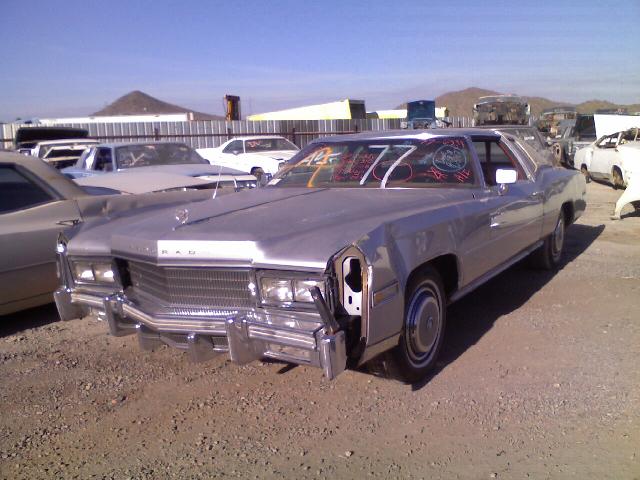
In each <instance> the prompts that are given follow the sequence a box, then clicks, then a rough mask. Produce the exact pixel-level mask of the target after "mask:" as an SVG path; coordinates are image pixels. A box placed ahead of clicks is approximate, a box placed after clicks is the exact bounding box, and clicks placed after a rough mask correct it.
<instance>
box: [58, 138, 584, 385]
mask: <svg viewBox="0 0 640 480" xmlns="http://www.w3.org/2000/svg"><path fill="white" fill-rule="evenodd" d="M585 189H586V185H585V180H584V177H583V176H582V175H580V173H579V172H574V171H569V170H566V169H561V168H555V167H553V166H552V165H551V164H550V163H549V160H548V157H541V156H539V155H538V153H537V152H536V150H534V149H532V148H531V147H530V146H528V145H527V144H526V143H524V142H522V141H521V140H519V139H518V138H516V137H513V136H510V135H509V134H505V133H500V132H497V131H489V130H481V129H469V130H462V129H438V130H424V131H406V130H403V131H391V132H375V133H368V134H360V135H354V136H339V137H333V138H325V139H320V140H317V141H314V142H312V143H310V144H309V145H308V146H307V147H305V148H304V149H303V150H301V151H300V152H299V153H298V154H297V155H296V156H294V157H293V158H292V159H291V160H290V161H288V162H287V164H286V165H285V166H284V167H283V168H282V169H281V170H280V172H279V173H278V175H276V177H275V178H274V179H273V180H272V181H271V182H270V183H269V185H268V186H266V187H265V188H261V189H256V190H252V191H245V192H240V193H238V194H235V195H230V196H226V197H222V198H217V199H215V200H207V201H199V202H193V203H190V204H187V205H186V206H182V207H180V208H176V207H163V206H159V207H158V208H157V209H155V210H154V211H152V212H150V211H149V210H148V209H147V210H146V211H145V212H143V213H141V214H136V212H135V211H131V212H128V213H127V214H126V215H123V216H121V217H119V218H112V219H111V220H109V221H102V222H101V223H100V222H98V223H94V224H92V225H86V226H78V227H77V228H76V229H75V230H74V231H73V232H72V233H71V234H68V236H67V237H64V236H62V237H61V238H60V239H59V244H58V247H57V248H58V252H59V262H60V272H61V279H62V286H61V287H60V288H59V290H58V291H57V292H56V294H55V298H56V302H57V305H58V310H59V312H60V315H61V317H62V318H63V319H71V318H77V317H81V316H82V315H84V314H86V313H87V311H88V310H89V309H93V310H95V311H97V313H98V314H99V315H101V316H104V317H105V318H106V320H107V322H108V326H109V331H110V332H111V334H112V335H116V336H118V335H127V334H133V333H135V334H137V336H138V339H139V344H140V346H141V347H142V348H144V349H154V348H156V347H158V346H159V345H161V344H163V343H165V344H169V345H172V346H174V347H177V348H179V349H182V350H186V351H187V352H189V354H190V356H191V357H192V358H193V359H194V360H204V359H208V358H210V357H211V356H213V355H215V354H218V353H221V352H228V353H229V355H230V357H231V359H232V360H233V361H234V362H237V363H240V364H244V363H247V362H251V361H253V360H256V359H259V358H265V357H266V358H274V359H279V360H284V361H287V362H292V363H297V364H303V365H312V366H317V367H321V368H322V369H323V370H324V374H325V375H326V376H327V377H328V378H334V377H335V376H336V375H338V374H339V373H341V372H342V371H343V370H344V369H345V368H347V367H356V366H359V365H362V364H364V363H366V362H367V361H369V360H371V359H373V358H374V357H378V356H380V355H381V354H383V355H384V358H385V362H386V364H390V365H393V366H394V370H395V372H397V373H399V374H401V375H402V376H403V377H404V379H405V380H406V381H408V382H414V381H417V380H419V379H421V378H423V377H424V376H425V375H426V374H427V372H428V371H429V370H430V369H431V368H432V367H433V366H434V364H435V362H436V358H437V356H438V353H439V350H440V347H441V344H442V339H443V334H444V329H445V324H446V310H447V305H448V304H449V303H452V302H455V301H456V300H458V299H459V298H461V297H462V296H463V295H465V294H466V293H468V292H470V291H471V290H473V289H474V288H476V287H478V286H479V285H481V284H482V283H484V282H486V281H487V280H488V279H490V278H491V277H493V276H495V275H496V274H498V273H500V272H501V271H503V270H504V269H506V268H508V267H509V266H510V265H512V264H514V263H515V262H517V261H519V260H520V259H523V258H524V257H526V256H528V255H531V257H532V260H533V261H534V263H535V264H537V265H539V266H541V267H544V268H547V269H552V268H554V267H556V266H557V265H558V264H559V262H560V261H561V255H562V250H563V245H564V237H565V228H566V227H567V226H568V225H570V224H571V223H572V222H574V221H575V220H576V219H577V218H578V217H579V216H580V215H581V214H582V212H583V211H584V209H585V207H586V203H585ZM387 360H388V361H387Z"/></svg>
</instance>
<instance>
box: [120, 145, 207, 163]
mask: <svg viewBox="0 0 640 480" xmlns="http://www.w3.org/2000/svg"><path fill="white" fill-rule="evenodd" d="M115 150H116V164H117V165H118V168H134V167H149V166H157V165H184V164H199V163H202V164H209V162H207V161H206V160H205V159H204V158H202V157H201V156H200V155H198V154H197V153H196V152H195V150H193V149H191V148H189V147H187V146H186V145H183V144H177V143H153V144H148V145H138V144H136V145H126V146H124V147H118V148H116V149H115Z"/></svg>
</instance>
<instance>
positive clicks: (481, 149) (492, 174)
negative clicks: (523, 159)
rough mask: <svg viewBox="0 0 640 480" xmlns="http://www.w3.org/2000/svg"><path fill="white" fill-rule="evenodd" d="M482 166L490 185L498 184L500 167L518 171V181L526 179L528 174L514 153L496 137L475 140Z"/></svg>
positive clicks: (487, 182)
mask: <svg viewBox="0 0 640 480" xmlns="http://www.w3.org/2000/svg"><path fill="white" fill-rule="evenodd" d="M473 146H474V148H475V149H476V153H477V155H478V160H480V167H481V168H482V174H483V175H484V180H485V182H486V184H487V185H488V186H490V187H493V186H495V185H496V171H497V170H498V169H500V168H511V169H515V170H516V171H517V172H518V181H520V180H526V179H527V175H526V174H525V172H524V169H523V168H522V165H520V162H518V161H517V160H516V159H515V158H514V156H513V153H512V152H511V151H510V150H509V149H508V148H507V147H506V146H505V145H503V144H502V143H501V142H498V141H496V140H495V139H491V140H489V139H486V140H473Z"/></svg>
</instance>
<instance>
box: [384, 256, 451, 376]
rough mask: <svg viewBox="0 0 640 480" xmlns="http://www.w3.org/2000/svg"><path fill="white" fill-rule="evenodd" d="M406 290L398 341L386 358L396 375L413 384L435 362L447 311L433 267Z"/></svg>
mask: <svg viewBox="0 0 640 480" xmlns="http://www.w3.org/2000/svg"><path fill="white" fill-rule="evenodd" d="M407 290H408V296H407V300H406V306H405V314H404V326H403V330H402V334H401V335H400V342H399V344H398V345H397V346H396V347H395V348H394V349H393V350H392V351H391V352H390V360H391V362H392V363H393V365H394V368H393V370H394V371H395V372H394V373H395V374H396V375H397V376H399V377H400V378H401V379H402V380H404V381H406V382H409V383H414V382H417V381H419V380H422V379H423V378H424V377H425V376H426V375H427V374H428V373H429V371H431V370H432V369H433V367H434V366H435V364H436V360H437V359H438V355H439V353H440V347H441V346H442V341H443V339H444V331H445V325H446V319H447V312H446V299H445V292H444V288H443V286H442V279H441V278H440V275H439V274H438V272H437V271H436V270H435V269H434V268H431V267H429V268H428V269H426V270H425V271H424V272H423V274H422V275H421V276H420V278H419V279H418V280H417V281H414V282H412V284H411V285H409V286H408V288H407Z"/></svg>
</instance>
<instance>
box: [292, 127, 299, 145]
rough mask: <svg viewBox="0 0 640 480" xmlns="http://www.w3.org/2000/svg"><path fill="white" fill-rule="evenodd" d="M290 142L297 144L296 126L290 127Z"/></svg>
mask: <svg viewBox="0 0 640 480" xmlns="http://www.w3.org/2000/svg"><path fill="white" fill-rule="evenodd" d="M291 142H292V143H293V144H294V145H298V144H297V143H296V127H291Z"/></svg>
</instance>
